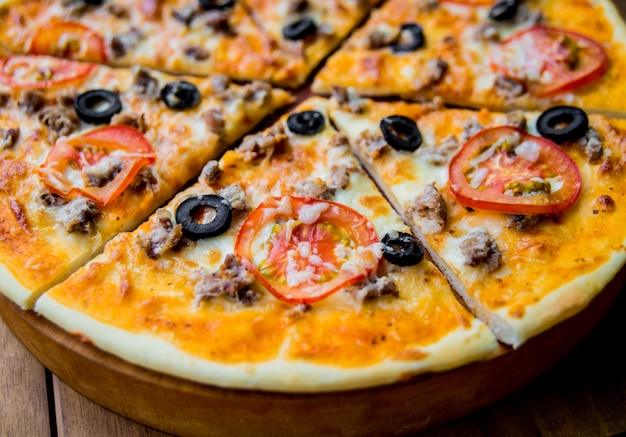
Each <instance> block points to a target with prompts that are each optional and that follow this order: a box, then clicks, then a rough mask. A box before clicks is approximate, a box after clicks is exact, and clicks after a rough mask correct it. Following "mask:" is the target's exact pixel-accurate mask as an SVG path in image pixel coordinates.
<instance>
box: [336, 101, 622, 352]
mask: <svg viewBox="0 0 626 437" xmlns="http://www.w3.org/2000/svg"><path fill="white" fill-rule="evenodd" d="M331 118H332V120H333V122H334V123H335V124H336V126H338V129H339V130H340V131H341V132H343V133H345V134H346V135H347V136H348V138H349V139H350V142H351V145H352V146H353V150H354V151H355V152H356V153H357V154H358V156H359V157H360V159H361V161H362V162H363V163H364V164H365V166H366V167H367V169H368V171H369V172H370V173H371V174H372V176H373V177H374V178H375V180H376V182H377V183H378V184H379V186H380V187H381V189H382V190H383V192H384V193H385V194H386V195H387V196H388V198H389V199H390V201H391V202H392V204H393V205H394V206H395V208H396V209H397V210H398V211H401V213H402V214H403V216H404V218H405V220H406V222H407V223H410V224H411V226H412V227H413V229H414V231H415V232H416V235H417V236H419V238H420V239H421V241H423V243H424V244H425V246H426V247H427V249H428V251H429V252H430V253H431V254H432V257H433V260H434V261H435V263H436V264H437V265H438V266H439V267H440V268H441V269H442V271H443V272H445V274H446V276H447V277H448V278H449V279H450V281H451V284H452V285H453V287H454V289H455V291H456V292H457V293H458V294H459V295H460V296H462V298H463V300H464V301H465V302H466V304H467V305H468V307H469V308H470V309H471V310H472V312H473V313H474V314H475V315H477V316H478V317H479V318H481V319H482V320H483V321H485V322H486V323H487V324H488V325H489V326H490V327H491V329H492V331H493V332H494V333H495V334H496V336H497V337H498V338H499V339H500V340H501V341H503V342H505V343H507V344H510V345H512V346H513V347H519V346H520V345H521V344H523V343H524V342H525V341H527V340H528V339H529V338H531V337H533V336H535V335H537V334H539V333H541V332H543V331H545V330H547V329H548V328H550V327H551V326H553V325H555V324H556V323H558V322H560V321H561V320H564V319H565V318H567V317H570V316H572V315H573V314H576V313H577V312H579V311H581V310H582V309H583V308H585V307H586V306H587V305H588V304H589V302H590V301H591V300H592V299H593V298H594V296H596V295H597V294H598V293H599V292H600V291H601V290H602V289H603V288H604V286H605V285H606V284H608V283H609V281H610V280H611V279H612V278H613V277H614V276H615V274H616V273H617V272H618V271H619V270H620V269H621V268H622V266H623V265H624V263H625V261H626V251H625V249H624V247H625V246H624V244H625V243H626V228H625V227H624V226H623V223H624V220H626V186H625V185H624V163H625V162H626V161H625V160H626V143H625V142H624V138H626V121H625V120H620V119H609V118H606V117H605V116H603V115H599V114H595V115H587V114H586V113H585V111H583V110H581V109H580V108H577V107H571V106H556V107H552V108H550V109H548V110H546V111H544V112H542V113H539V112H521V111H515V112H509V113H500V112H490V111H488V110H484V109H483V110H481V111H472V110H466V109H442V108H441V107H437V106H436V105H433V104H428V105H419V104H409V103H399V102H397V103H382V102H381V103H374V102H371V101H366V100H362V101H360V102H359V104H357V102H356V101H354V99H353V101H352V104H351V105H348V104H346V103H345V102H337V103H336V105H335V107H334V109H333V110H332V111H331Z"/></svg>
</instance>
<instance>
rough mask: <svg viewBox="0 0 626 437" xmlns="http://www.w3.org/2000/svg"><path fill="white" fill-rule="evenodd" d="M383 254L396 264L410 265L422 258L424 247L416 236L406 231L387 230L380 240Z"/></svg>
mask: <svg viewBox="0 0 626 437" xmlns="http://www.w3.org/2000/svg"><path fill="white" fill-rule="evenodd" d="M381 241H382V243H383V244H384V245H385V247H384V248H383V256H384V257H385V259H386V260H387V261H389V262H390V263H392V264H395V265H398V266H412V265H415V264H418V263H419V262H421V261H422V259H424V249H423V248H422V245H421V244H420V242H419V241H417V238H415V237H414V236H413V235H411V234H407V233H406V232H396V231H393V232H388V233H387V234H385V236H384V237H383V239H382V240H381Z"/></svg>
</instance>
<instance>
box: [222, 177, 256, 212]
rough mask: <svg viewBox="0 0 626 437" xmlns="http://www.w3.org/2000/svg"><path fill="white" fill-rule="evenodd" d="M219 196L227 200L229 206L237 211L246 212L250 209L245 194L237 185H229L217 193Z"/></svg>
mask: <svg viewBox="0 0 626 437" xmlns="http://www.w3.org/2000/svg"><path fill="white" fill-rule="evenodd" d="M217 194H219V195H220V196H222V197H223V198H225V199H226V200H228V202H229V203H230V206H231V207H232V208H233V209H236V210H238V211H246V210H247V209H248V208H250V205H249V204H248V198H247V197H246V192H245V191H244V190H243V188H241V185H240V184H238V183H235V184H230V185H228V186H226V187H224V188H222V189H221V190H219V191H218V192H217Z"/></svg>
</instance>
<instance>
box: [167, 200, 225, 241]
mask: <svg viewBox="0 0 626 437" xmlns="http://www.w3.org/2000/svg"><path fill="white" fill-rule="evenodd" d="M204 209H212V210H213V211H214V213H213V214H212V215H213V217H212V219H211V221H209V222H207V223H200V222H198V221H197V218H196V217H197V216H199V215H203V212H205V211H203V210H204ZM207 215H208V214H207ZM232 218H233V208H232V207H231V205H230V202H228V200H226V199H225V198H223V197H222V196H218V195H216V194H205V195H201V196H197V197H190V198H188V199H185V200H184V201H183V202H182V203H181V204H180V205H178V208H176V222H177V223H180V224H181V225H182V226H183V235H184V236H185V237H187V238H189V239H191V240H200V239H201V238H210V237H215V236H217V235H220V234H223V233H224V232H226V230H227V229H228V228H229V227H230V222H231V220H232Z"/></svg>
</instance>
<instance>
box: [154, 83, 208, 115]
mask: <svg viewBox="0 0 626 437" xmlns="http://www.w3.org/2000/svg"><path fill="white" fill-rule="evenodd" d="M161 98H162V99H163V101H164V102H165V104H166V105H167V106H169V107H170V108H172V109H187V108H193V107H194V106H196V105H197V104H198V103H199V102H200V91H198V88H196V86H195V85H194V84H192V83H189V82H187V81H185V80H179V81H176V82H170V83H168V84H167V85H165V86H164V87H163V89H162V90H161Z"/></svg>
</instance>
